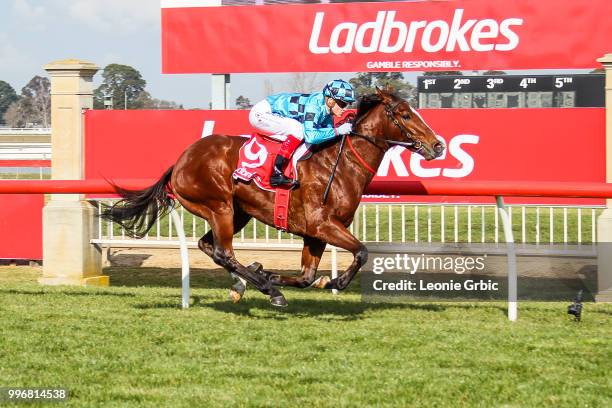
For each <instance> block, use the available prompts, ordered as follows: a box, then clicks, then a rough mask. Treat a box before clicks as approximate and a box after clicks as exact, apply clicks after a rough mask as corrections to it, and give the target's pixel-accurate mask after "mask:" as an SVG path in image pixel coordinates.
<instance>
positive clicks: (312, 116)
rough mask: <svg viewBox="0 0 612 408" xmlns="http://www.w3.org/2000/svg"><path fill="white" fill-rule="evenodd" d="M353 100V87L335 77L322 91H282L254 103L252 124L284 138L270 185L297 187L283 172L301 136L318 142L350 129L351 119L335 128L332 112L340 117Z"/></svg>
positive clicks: (276, 137) (275, 136)
mask: <svg viewBox="0 0 612 408" xmlns="http://www.w3.org/2000/svg"><path fill="white" fill-rule="evenodd" d="M353 102H355V92H354V91H353V87H352V86H351V85H350V84H349V83H348V82H346V81H343V80H341V79H336V80H333V81H330V82H329V83H327V85H325V87H324V88H323V91H322V92H315V93H312V94H299V93H281V94H277V95H271V96H268V97H267V98H266V99H264V100H262V101H260V102H258V103H257V104H255V106H253V108H252V109H251V112H250V113H249V121H250V122H251V125H252V126H253V127H254V128H256V129H257V130H259V131H261V132H263V133H265V134H267V135H269V136H270V137H271V138H273V139H276V140H279V141H281V142H283V143H282V145H281V148H280V150H279V151H278V155H277V156H276V158H275V160H274V168H273V169H272V174H271V176H270V185H272V186H279V185H289V186H291V187H298V186H299V183H298V181H297V180H293V179H290V178H288V177H286V176H285V175H284V174H283V170H284V169H285V167H286V166H287V164H288V163H289V159H290V158H291V155H292V154H293V152H294V151H295V149H297V147H298V145H299V144H300V143H301V142H302V140H306V142H307V143H311V144H318V143H323V142H326V141H328V140H331V139H333V138H334V137H336V136H337V135H345V134H348V133H350V132H351V126H352V125H351V124H350V123H345V124H343V125H340V126H339V127H338V128H337V129H334V119H333V116H337V117H341V116H342V114H343V113H344V111H345V110H346V109H347V107H348V105H350V104H351V103H353Z"/></svg>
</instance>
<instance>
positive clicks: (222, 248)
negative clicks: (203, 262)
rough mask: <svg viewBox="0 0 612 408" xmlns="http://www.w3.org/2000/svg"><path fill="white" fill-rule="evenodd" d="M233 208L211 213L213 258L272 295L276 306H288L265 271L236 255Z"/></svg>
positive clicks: (271, 299) (272, 300)
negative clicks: (238, 258)
mask: <svg viewBox="0 0 612 408" xmlns="http://www.w3.org/2000/svg"><path fill="white" fill-rule="evenodd" d="M233 219H234V214H233V208H231V207H230V208H227V207H226V208H220V209H217V210H216V211H215V212H213V213H212V214H211V218H210V220H209V221H210V225H211V228H212V232H213V248H214V249H213V254H212V256H213V260H214V261H215V263H217V264H218V265H221V266H223V267H224V268H225V269H227V270H228V271H229V272H231V273H235V274H236V275H238V276H240V277H242V278H244V279H245V280H246V281H248V282H249V283H251V284H252V285H254V286H255V287H256V288H257V289H259V290H260V291H261V292H262V293H264V294H266V295H268V296H270V303H272V304H273V305H274V306H287V301H286V300H285V297H284V296H283V294H282V293H281V292H280V291H279V290H278V289H276V288H275V287H273V286H272V284H271V283H270V281H269V280H268V278H267V276H266V275H265V274H264V273H258V272H253V271H250V270H249V269H248V268H246V267H245V266H244V265H242V264H240V262H238V260H237V259H236V257H235V256H234V250H233V247H232V240H233V238H234V223H233Z"/></svg>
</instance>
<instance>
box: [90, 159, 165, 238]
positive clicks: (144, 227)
mask: <svg viewBox="0 0 612 408" xmlns="http://www.w3.org/2000/svg"><path fill="white" fill-rule="evenodd" d="M173 169H174V166H172V167H170V168H169V169H168V170H166V172H165V173H164V175H163V176H161V178H160V179H159V181H158V182H157V183H155V184H153V185H152V186H151V187H149V188H145V189H144V190H126V189H124V188H121V187H119V186H117V185H114V187H115V190H116V191H117V193H118V194H119V195H120V196H121V198H122V199H121V200H119V201H117V202H116V203H115V204H113V205H111V206H109V205H104V204H103V205H102V212H101V214H100V217H101V218H103V219H105V220H109V221H113V222H116V223H117V224H119V225H121V226H122V227H124V228H125V232H126V233H127V234H128V235H129V236H131V237H134V238H142V237H144V236H145V234H146V233H147V232H148V231H149V230H150V229H151V227H152V226H153V224H155V221H157V220H158V219H159V218H161V217H163V216H164V215H166V214H168V212H169V210H170V208H171V207H172V206H173V205H174V199H173V198H172V197H171V196H170V195H169V191H168V189H167V187H166V186H167V185H168V183H169V182H170V177H172V170H173Z"/></svg>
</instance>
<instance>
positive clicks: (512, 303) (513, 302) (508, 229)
mask: <svg viewBox="0 0 612 408" xmlns="http://www.w3.org/2000/svg"><path fill="white" fill-rule="evenodd" d="M495 200H496V201H497V210H498V212H499V216H500V218H501V220H502V226H503V228H504V237H505V238H506V250H507V256H508V320H510V321H511V322H514V321H516V319H517V318H518V308H517V274H516V252H515V250H514V234H513V233H512V224H510V217H509V216H508V212H507V211H506V208H505V207H504V199H503V197H500V196H496V197H495Z"/></svg>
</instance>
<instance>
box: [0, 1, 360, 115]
mask: <svg viewBox="0 0 612 408" xmlns="http://www.w3.org/2000/svg"><path fill="white" fill-rule="evenodd" d="M0 6H1V7H0V10H2V11H1V12H0V80H3V81H6V82H8V83H9V84H11V86H13V88H15V90H16V91H17V93H21V88H22V87H23V86H25V85H26V84H27V82H28V81H29V80H30V79H31V78H32V77H34V76H35V75H41V76H45V75H46V72H45V71H44V69H43V68H42V66H43V65H45V64H47V63H49V62H52V61H57V60H62V59H66V58H76V59H80V60H85V61H88V62H93V63H95V64H97V65H98V66H99V67H100V68H103V67H105V66H106V65H108V64H110V63H118V64H125V65H130V66H132V67H134V68H136V69H137V70H138V71H140V73H141V74H142V76H143V78H144V79H145V80H146V81H147V90H148V91H149V92H150V93H151V95H152V96H153V97H155V98H158V99H165V100H169V101H174V102H177V103H179V104H183V105H184V107H185V108H207V107H208V104H209V102H210V99H211V95H210V88H211V86H210V85H211V76H210V75H207V74H185V75H176V74H172V75H169V74H162V73H161V28H160V16H161V12H160V1H159V0H0ZM351 76H352V74H350V73H347V74H338V73H317V74H316V77H315V78H314V83H317V84H321V86H322V85H323V84H324V83H325V82H327V81H329V80H331V79H335V78H337V77H339V78H344V79H349V78H350V77H351ZM101 80H102V78H101V74H100V73H98V74H97V75H96V76H95V77H94V83H95V86H98V85H99V84H100V82H101ZM266 80H268V81H269V82H270V83H271V84H272V86H273V90H274V91H275V92H287V91H290V90H291V89H290V88H291V83H292V76H291V74H232V75H231V89H230V98H231V101H232V103H233V102H234V101H235V99H236V97H237V96H239V95H244V96H246V97H248V98H249V99H250V100H251V102H252V103H255V102H257V101H258V100H260V99H262V98H264V97H265V96H266V94H265V91H266V88H265V82H266Z"/></svg>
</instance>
